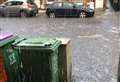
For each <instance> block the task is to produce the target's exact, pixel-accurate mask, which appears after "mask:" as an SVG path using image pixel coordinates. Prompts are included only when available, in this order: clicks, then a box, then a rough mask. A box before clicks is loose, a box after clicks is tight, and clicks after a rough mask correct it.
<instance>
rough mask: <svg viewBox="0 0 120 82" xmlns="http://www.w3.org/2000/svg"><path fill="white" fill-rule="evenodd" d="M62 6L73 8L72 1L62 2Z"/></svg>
mask: <svg viewBox="0 0 120 82" xmlns="http://www.w3.org/2000/svg"><path fill="white" fill-rule="evenodd" d="M63 7H64V8H73V4H72V3H63Z"/></svg>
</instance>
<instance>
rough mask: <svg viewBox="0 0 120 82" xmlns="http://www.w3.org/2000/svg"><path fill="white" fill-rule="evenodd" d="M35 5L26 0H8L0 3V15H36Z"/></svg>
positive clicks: (36, 8)
mask: <svg viewBox="0 0 120 82" xmlns="http://www.w3.org/2000/svg"><path fill="white" fill-rule="evenodd" d="M37 13H38V7H37V5H36V4H35V3H34V2H32V1H27V0H8V1H6V2H4V3H3V4H1V5H0V16H5V17H8V16H21V17H28V16H36V14H37Z"/></svg>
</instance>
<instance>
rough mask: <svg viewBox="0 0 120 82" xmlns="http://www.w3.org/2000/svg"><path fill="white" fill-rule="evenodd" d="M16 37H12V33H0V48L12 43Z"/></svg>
mask: <svg viewBox="0 0 120 82" xmlns="http://www.w3.org/2000/svg"><path fill="white" fill-rule="evenodd" d="M16 38H17V36H13V34H12V33H0V47H2V46H4V45H6V44H8V43H10V42H12V41H14V40H15V39H16Z"/></svg>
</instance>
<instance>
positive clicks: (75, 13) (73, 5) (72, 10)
mask: <svg viewBox="0 0 120 82" xmlns="http://www.w3.org/2000/svg"><path fill="white" fill-rule="evenodd" d="M78 13H79V9H78V8H77V7H76V5H75V4H72V8H71V10H70V16H78Z"/></svg>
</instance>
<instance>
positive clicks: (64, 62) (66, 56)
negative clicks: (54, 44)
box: [58, 38, 72, 82]
mask: <svg viewBox="0 0 120 82" xmlns="http://www.w3.org/2000/svg"><path fill="white" fill-rule="evenodd" d="M58 40H60V41H61V42H62V43H61V45H60V47H59V68H60V82H71V75H72V74H71V73H72V63H71V45H70V39H67V38H58Z"/></svg>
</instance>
